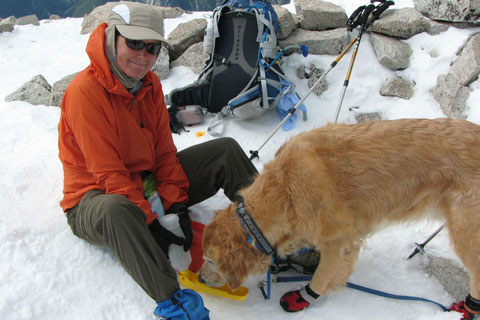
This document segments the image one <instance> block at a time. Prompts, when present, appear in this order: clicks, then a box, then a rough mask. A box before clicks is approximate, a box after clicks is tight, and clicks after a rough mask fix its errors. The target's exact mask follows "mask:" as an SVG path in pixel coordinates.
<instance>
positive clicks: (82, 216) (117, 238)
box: [67, 190, 179, 302]
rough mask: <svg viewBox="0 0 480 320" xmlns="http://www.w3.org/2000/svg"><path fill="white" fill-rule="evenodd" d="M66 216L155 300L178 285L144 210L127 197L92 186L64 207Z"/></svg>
mask: <svg viewBox="0 0 480 320" xmlns="http://www.w3.org/2000/svg"><path fill="white" fill-rule="evenodd" d="M67 218H68V224H69V225H70V227H71V228H72V231H73V233H74V234H75V235H76V236H78V237H79V238H82V239H85V240H87V241H88V242H90V243H92V244H95V245H100V246H104V247H107V248H110V249H111V250H112V251H113V253H114V254H115V255H116V256H117V258H118V259H119V260H120V262H121V264H122V266H123V267H124V269H125V270H126V271H127V272H128V273H129V274H130V276H132V278H133V279H134V280H135V281H136V282H137V283H138V284H139V285H140V286H141V287H142V288H143V290H145V292H146V293H147V294H148V295H149V296H150V297H152V299H154V300H155V301H156V302H160V301H163V300H165V299H168V298H170V297H171V296H172V294H173V293H174V292H175V291H177V290H178V289H179V284H178V281H177V276H176V273H175V270H174V269H173V268H172V267H171V265H170V261H169V260H168V259H167V257H166V256H165V254H164V253H163V251H162V250H161V249H160V247H159V246H158V244H157V243H156V242H155V239H154V238H153V237H152V235H151V234H150V231H149V229H148V226H147V225H146V224H145V214H144V213H143V211H142V210H141V209H140V208H139V207H138V206H136V205H135V204H133V203H132V202H130V201H129V200H128V199H127V198H126V197H124V196H121V195H117V194H105V193H104V192H103V191H100V190H91V191H89V192H87V193H86V194H85V195H84V196H83V198H82V200H81V201H80V203H79V204H78V205H77V206H75V207H74V208H72V209H69V210H68V211H67Z"/></svg>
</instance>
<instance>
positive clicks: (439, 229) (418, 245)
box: [407, 225, 445, 260]
mask: <svg viewBox="0 0 480 320" xmlns="http://www.w3.org/2000/svg"><path fill="white" fill-rule="evenodd" d="M444 226H445V225H441V226H440V228H438V229H437V230H435V232H434V233H432V234H431V235H430V237H428V238H427V240H425V241H423V242H422V243H421V244H418V243H416V242H415V246H416V248H415V250H413V252H412V253H411V254H410V255H409V256H408V258H407V260H410V259H412V258H413V257H414V256H415V255H416V254H417V253H419V252H421V253H424V252H425V250H424V249H423V248H424V247H425V246H426V245H427V243H429V242H430V240H432V239H433V238H434V237H435V236H436V235H437V234H438V233H439V232H440V231H442V229H443V227H444Z"/></svg>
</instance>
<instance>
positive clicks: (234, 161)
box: [67, 138, 257, 302]
mask: <svg viewBox="0 0 480 320" xmlns="http://www.w3.org/2000/svg"><path fill="white" fill-rule="evenodd" d="M178 157H179V159H180V163H181V164H182V166H183V169H184V171H185V173H186V175H187V177H188V180H189V182H190V188H189V191H188V195H189V203H188V205H193V204H196V203H199V202H201V201H203V200H206V199H208V198H209V197H211V196H213V195H215V194H216V193H217V192H218V190H219V189H220V188H221V189H223V190H224V193H225V195H226V196H227V197H228V198H229V199H230V200H232V201H235V200H236V193H237V191H238V190H239V189H241V188H242V187H246V186H248V185H249V184H250V183H251V182H252V181H253V178H254V176H255V175H256V174H257V170H256V169H255V167H254V166H253V165H252V163H251V162H250V160H249V159H248V157H247V156H246V155H245V153H244V152H243V150H242V149H241V147H240V146H239V145H238V143H237V142H236V141H235V140H233V139H231V138H219V139H215V140H211V141H208V142H205V143H202V144H198V145H195V146H192V147H190V148H187V149H185V150H182V151H180V152H179V153H178ZM67 219H68V224H69V225H70V227H71V229H72V231H73V233H74V234H75V235H76V236H78V237H79V238H82V239H84V240H87V241H88V242H90V243H92V244H94V245H100V246H104V247H107V248H110V249H111V250H112V251H113V253H114V254H115V255H116V257H117V258H118V260H119V261H120V263H121V264H122V266H123V267H124V269H125V270H126V271H127V272H128V273H129V274H130V276H132V278H133V279H134V280H135V281H136V282H137V283H138V284H139V285H140V286H141V287H142V288H143V290H145V292H146V293H147V294H148V295H149V296H150V297H152V299H154V300H155V301H156V302H160V301H163V300H165V299H168V298H169V297H170V296H171V295H172V294H173V293H174V292H175V291H176V290H178V288H179V284H178V281H177V275H176V273H175V270H174V269H173V268H172V267H171V265H170V262H169V260H168V258H167V257H166V256H165V254H164V253H163V251H162V250H161V249H160V247H159V246H158V245H157V243H156V242H155V240H154V238H153V237H152V235H151V234H150V231H149V229H148V226H147V225H146V224H145V214H144V213H143V211H142V210H141V209H140V208H139V207H138V206H137V205H135V204H133V203H132V202H130V201H129V200H128V199H127V198H126V197H124V196H121V195H117V194H105V193H104V192H103V191H101V190H91V191H89V192H87V193H86V194H85V195H84V196H83V198H82V200H81V201H80V202H79V204H78V205H77V206H75V207H73V208H71V209H69V210H67Z"/></svg>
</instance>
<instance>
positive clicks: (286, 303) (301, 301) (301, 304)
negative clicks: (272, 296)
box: [280, 284, 320, 312]
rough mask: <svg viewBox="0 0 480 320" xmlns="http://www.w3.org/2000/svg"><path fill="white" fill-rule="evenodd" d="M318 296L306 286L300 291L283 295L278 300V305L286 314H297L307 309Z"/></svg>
mask: <svg viewBox="0 0 480 320" xmlns="http://www.w3.org/2000/svg"><path fill="white" fill-rule="evenodd" d="M319 296H320V295H318V294H316V293H315V292H313V290H312V289H310V286H309V285H308V284H307V285H306V286H305V287H303V288H302V289H300V290H295V291H289V292H287V293H285V294H284V295H283V296H282V298H281V299H280V305H281V306H282V308H283V310H285V311H287V312H298V311H301V310H303V309H305V308H307V307H308V306H309V305H310V304H311V303H313V302H314V301H315V299H317V298H318V297H319Z"/></svg>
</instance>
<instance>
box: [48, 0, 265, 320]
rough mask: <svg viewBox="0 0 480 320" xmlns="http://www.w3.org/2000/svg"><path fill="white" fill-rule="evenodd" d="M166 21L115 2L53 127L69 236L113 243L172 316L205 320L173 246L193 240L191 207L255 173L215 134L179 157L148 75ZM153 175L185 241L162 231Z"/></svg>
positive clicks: (233, 189) (144, 8) (160, 309)
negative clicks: (171, 253)
mask: <svg viewBox="0 0 480 320" xmlns="http://www.w3.org/2000/svg"><path fill="white" fill-rule="evenodd" d="M162 34H163V19H162V17H161V15H160V14H159V13H158V12H157V11H156V10H154V9H153V8H152V7H151V6H148V5H144V4H139V3H130V2H121V3H120V4H118V5H117V6H115V7H114V8H113V9H112V11H111V12H110V15H109V18H108V21H107V23H103V24H100V25H99V26H98V27H97V28H96V29H95V30H94V31H93V32H92V34H91V36H90V38H89V41H88V44H87V48H86V51H87V54H88V56H89V58H90V61H91V62H90V65H89V66H88V67H87V68H86V69H84V70H83V71H81V72H80V73H79V74H78V75H77V76H76V77H75V78H74V79H73V80H72V82H71V83H70V85H69V86H68V88H67V90H66V92H65V95H64V98H63V101H62V105H61V116H60V122H59V125H58V132H59V156H60V160H61V162H62V164H63V169H64V198H63V200H62V201H61V203H60V205H61V207H62V208H63V210H64V211H65V212H66V216H67V219H68V223H69V225H70V227H71V229H72V231H73V233H74V234H75V235H76V236H78V237H80V238H82V239H85V240H87V241H88V242H90V243H92V244H95V245H101V246H105V247H107V248H110V249H111V250H112V251H113V252H114V253H115V255H116V256H117V258H118V259H119V260H120V262H121V264H122V266H123V267H124V268H125V270H126V271H127V272H128V273H129V274H130V275H131V276H132V277H133V279H134V280H135V281H136V282H137V283H138V284H139V285H140V286H141V287H142V288H143V289H144V290H145V292H146V293H147V294H148V295H149V296H150V297H152V298H153V299H154V300H155V302H157V307H156V309H155V314H156V315H157V316H159V317H164V318H168V319H170V318H171V319H208V310H207V309H206V308H205V307H204V306H203V301H202V299H201V297H200V296H199V295H198V294H196V293H195V292H193V291H191V290H187V289H185V290H180V289H179V288H180V287H179V284H178V281H177V277H176V273H175V270H174V269H173V268H172V267H171V265H170V262H169V260H168V246H169V245H170V244H171V243H175V244H180V245H183V247H184V249H185V250H188V248H189V247H190V245H191V242H192V230H191V226H190V218H189V215H188V213H189V210H188V206H190V205H193V204H195V203H198V202H201V201H203V200H205V199H207V198H209V197H211V196H213V195H215V194H216V193H217V191H218V190H219V189H220V188H222V189H223V190H224V192H225V195H226V196H227V197H228V198H230V200H232V201H234V200H235V199H236V198H235V197H236V193H237V191H238V190H239V189H240V188H242V187H245V186H247V185H248V184H250V183H251V182H252V179H253V177H254V176H255V175H256V173H257V171H256V169H255V167H254V166H253V165H252V164H251V162H250V161H249V159H248V157H247V156H246V155H245V153H244V152H243V150H242V149H241V148H240V146H239V145H238V144H237V143H236V142H235V141H234V140H233V139H231V138H220V139H216V140H212V141H209V142H205V143H202V144H199V145H195V146H193V147H190V148H187V149H185V150H182V151H180V152H178V153H177V149H176V147H175V145H174V143H173V139H172V134H171V132H170V126H169V123H170V121H169V114H168V111H167V109H166V106H165V102H164V100H163V92H162V86H161V84H160V80H159V79H158V77H157V76H156V75H155V74H154V73H153V72H152V71H150V68H151V67H152V66H153V64H154V63H155V61H156V59H157V57H158V53H159V51H160V49H161V45H162V42H166V41H165V39H164V38H163V36H162ZM145 173H152V174H153V176H154V180H155V187H156V191H157V192H158V195H159V196H160V198H161V201H162V204H163V207H164V208H165V211H166V212H167V213H175V214H178V216H179V222H180V226H181V228H182V231H183V233H184V234H185V238H179V237H177V236H175V235H174V234H173V233H171V232H170V231H169V230H166V229H165V228H163V227H162V226H161V225H160V224H159V222H158V220H157V217H158V216H157V214H156V213H155V212H153V211H152V207H151V204H150V202H149V201H148V200H146V199H145V197H144V188H143V183H142V176H144V175H145Z"/></svg>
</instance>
